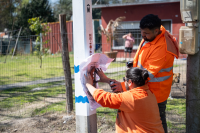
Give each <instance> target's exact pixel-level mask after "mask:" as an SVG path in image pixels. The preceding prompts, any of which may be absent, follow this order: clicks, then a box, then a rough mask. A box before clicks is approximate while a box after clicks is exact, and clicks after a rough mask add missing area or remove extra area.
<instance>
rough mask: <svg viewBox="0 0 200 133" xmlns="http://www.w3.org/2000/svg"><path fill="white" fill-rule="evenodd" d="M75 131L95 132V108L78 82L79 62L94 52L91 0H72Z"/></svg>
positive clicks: (79, 132) (78, 132)
mask: <svg viewBox="0 0 200 133" xmlns="http://www.w3.org/2000/svg"><path fill="white" fill-rule="evenodd" d="M72 2H73V41H74V71H75V106H76V133H96V132H97V116H96V110H93V111H91V110H90V107H89V101H88V98H87V96H86V94H85V92H84V91H83V88H82V85H81V82H80V72H79V65H80V63H81V62H82V61H83V60H84V59H85V58H87V57H88V56H90V55H92V54H93V53H94V48H93V45H92V42H93V38H92V35H93V28H92V10H91V5H92V3H91V0H73V1H72Z"/></svg>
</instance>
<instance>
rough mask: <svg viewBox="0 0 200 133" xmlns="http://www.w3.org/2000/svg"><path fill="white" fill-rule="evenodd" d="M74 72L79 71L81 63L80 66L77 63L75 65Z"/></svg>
mask: <svg viewBox="0 0 200 133" xmlns="http://www.w3.org/2000/svg"><path fill="white" fill-rule="evenodd" d="M74 72H75V73H78V72H79V65H78V66H75V65H74Z"/></svg>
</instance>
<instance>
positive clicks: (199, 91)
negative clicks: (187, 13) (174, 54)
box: [186, 1, 200, 133]
mask: <svg viewBox="0 0 200 133" xmlns="http://www.w3.org/2000/svg"><path fill="white" fill-rule="evenodd" d="M197 3H198V9H200V2H199V1H197ZM198 16H199V18H200V12H199V15H198ZM198 23H199V22H198ZM198 28H199V30H198V44H197V45H198V46H200V23H199V25H198ZM186 88H187V90H186V132H187V133H200V51H199V52H197V53H196V54H195V55H188V58H187V83H186Z"/></svg>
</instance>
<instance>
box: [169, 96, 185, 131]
mask: <svg viewBox="0 0 200 133" xmlns="http://www.w3.org/2000/svg"><path fill="white" fill-rule="evenodd" d="M166 112H167V114H168V115H167V118H168V120H167V125H168V128H169V129H170V131H171V133H176V132H185V129H186V123H185V118H186V99H168V100H167V109H166Z"/></svg>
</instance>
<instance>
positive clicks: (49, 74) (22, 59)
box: [0, 53, 125, 85]
mask: <svg viewBox="0 0 200 133" xmlns="http://www.w3.org/2000/svg"><path fill="white" fill-rule="evenodd" d="M5 58H6V56H1V57H0V85H6V84H13V83H19V82H26V81H35V80H39V79H46V78H53V77H60V76H64V71H63V66H62V58H61V54H54V55H47V56H44V58H43V62H42V68H40V60H39V59H38V57H36V56H32V55H27V56H25V55H23V56H14V58H13V59H11V56H8V57H7V60H6V63H4V61H5ZM124 65H125V64H123V63H119V62H112V63H111V64H110V66H109V69H110V68H116V67H123V66H124ZM70 67H71V73H72V74H73V73H74V69H73V68H72V67H74V56H73V53H70Z"/></svg>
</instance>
